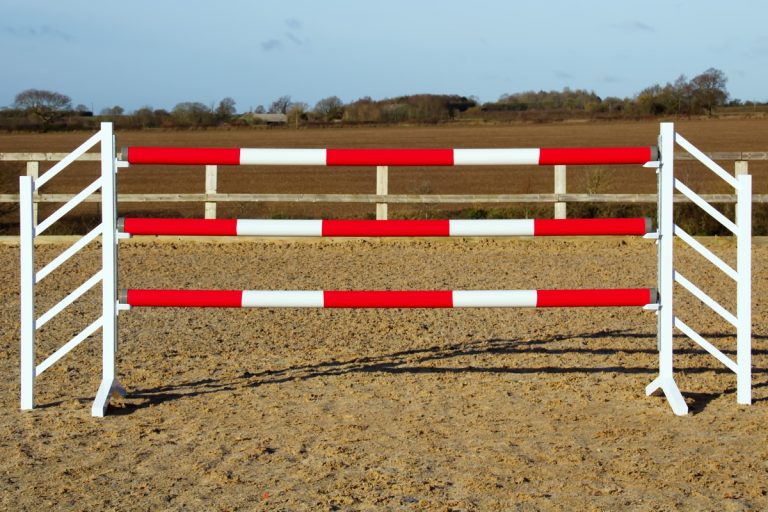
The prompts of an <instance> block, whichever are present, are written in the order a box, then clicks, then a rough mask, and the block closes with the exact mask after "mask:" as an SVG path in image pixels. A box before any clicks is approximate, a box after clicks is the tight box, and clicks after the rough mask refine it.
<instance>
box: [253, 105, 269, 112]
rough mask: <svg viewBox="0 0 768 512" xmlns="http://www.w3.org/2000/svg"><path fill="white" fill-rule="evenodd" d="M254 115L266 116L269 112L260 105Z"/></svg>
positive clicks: (254, 110)
mask: <svg viewBox="0 0 768 512" xmlns="http://www.w3.org/2000/svg"><path fill="white" fill-rule="evenodd" d="M253 113H254V114H266V113H267V110H266V109H265V108H264V105H259V106H258V107H256V108H255V109H253Z"/></svg>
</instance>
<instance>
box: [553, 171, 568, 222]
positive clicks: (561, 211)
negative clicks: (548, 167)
mask: <svg viewBox="0 0 768 512" xmlns="http://www.w3.org/2000/svg"><path fill="white" fill-rule="evenodd" d="M565 181H566V180H565V166H564V165H556V166H555V194H565ZM555 218H556V219H564V218H566V211H565V203H564V202H556V203H555Z"/></svg>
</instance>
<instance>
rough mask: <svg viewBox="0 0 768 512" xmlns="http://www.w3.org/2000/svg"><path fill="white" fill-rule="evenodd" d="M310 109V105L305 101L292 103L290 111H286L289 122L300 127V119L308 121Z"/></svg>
mask: <svg viewBox="0 0 768 512" xmlns="http://www.w3.org/2000/svg"><path fill="white" fill-rule="evenodd" d="M308 111H309V105H307V104H306V103H304V102H303V101H297V102H295V103H291V105H290V107H289V108H288V111H287V112H286V115H287V116H288V123H289V124H292V125H294V126H295V127H296V128H298V127H299V122H300V121H306V119H307V112H308Z"/></svg>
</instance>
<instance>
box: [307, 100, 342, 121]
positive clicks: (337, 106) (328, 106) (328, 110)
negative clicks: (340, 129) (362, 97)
mask: <svg viewBox="0 0 768 512" xmlns="http://www.w3.org/2000/svg"><path fill="white" fill-rule="evenodd" d="M313 110H314V112H315V114H317V116H318V117H320V118H321V119H323V120H324V121H333V120H334V119H341V118H342V117H344V102H343V101H341V100H340V99H339V97H338V96H328V97H327V98H323V99H322V100H320V101H318V102H317V104H316V105H315V108H314V109H313Z"/></svg>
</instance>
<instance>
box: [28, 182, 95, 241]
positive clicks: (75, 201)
mask: <svg viewBox="0 0 768 512" xmlns="http://www.w3.org/2000/svg"><path fill="white" fill-rule="evenodd" d="M99 188H101V178H97V179H96V180H95V181H94V182H93V183H91V184H90V185H88V186H87V187H85V188H84V189H83V190H81V191H80V192H79V193H78V194H77V195H76V196H75V197H73V198H72V199H70V200H69V201H67V202H66V203H65V204H64V206H62V207H61V208H59V209H58V210H56V211H55V212H53V213H52V214H51V215H49V216H48V218H46V219H45V220H44V221H43V222H41V223H40V224H39V225H38V226H37V230H36V232H35V236H39V235H42V234H43V231H45V230H46V229H48V228H49V227H51V226H52V225H53V224H54V223H55V222H57V221H58V220H60V219H61V218H62V217H63V216H64V215H66V214H67V213H69V212H70V211H72V210H73V209H74V208H75V207H76V206H77V205H79V204H80V203H82V202H83V201H84V200H85V199H86V198H87V197H88V196H90V195H92V194H93V193H94V192H96V191H97V190H99Z"/></svg>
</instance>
